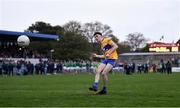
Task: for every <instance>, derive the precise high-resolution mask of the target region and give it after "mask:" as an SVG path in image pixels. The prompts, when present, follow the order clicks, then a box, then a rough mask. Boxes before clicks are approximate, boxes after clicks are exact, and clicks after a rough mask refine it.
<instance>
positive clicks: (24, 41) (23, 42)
mask: <svg viewBox="0 0 180 108" xmlns="http://www.w3.org/2000/svg"><path fill="white" fill-rule="evenodd" d="M17 43H18V45H19V46H28V45H29V43H30V39H29V37H28V36H26V35H21V36H19V37H18V38H17Z"/></svg>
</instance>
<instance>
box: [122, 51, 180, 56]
mask: <svg viewBox="0 0 180 108" xmlns="http://www.w3.org/2000/svg"><path fill="white" fill-rule="evenodd" d="M172 54H173V55H176V54H177V55H178V54H179V55H180V52H144V53H143V52H142V53H123V54H120V56H143V55H172Z"/></svg>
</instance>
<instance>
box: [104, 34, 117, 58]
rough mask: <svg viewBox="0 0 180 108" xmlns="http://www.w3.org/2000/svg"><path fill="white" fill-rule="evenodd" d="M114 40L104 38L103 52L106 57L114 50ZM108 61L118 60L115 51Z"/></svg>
mask: <svg viewBox="0 0 180 108" xmlns="http://www.w3.org/2000/svg"><path fill="white" fill-rule="evenodd" d="M112 42H113V41H112V39H111V38H108V37H104V38H103V40H102V42H101V49H102V51H103V54H104V56H105V55H106V54H108V53H109V52H110V49H111V48H112ZM107 59H118V54H117V51H116V50H115V51H114V52H113V53H112V54H111V55H110V56H109V57H108V58H107Z"/></svg>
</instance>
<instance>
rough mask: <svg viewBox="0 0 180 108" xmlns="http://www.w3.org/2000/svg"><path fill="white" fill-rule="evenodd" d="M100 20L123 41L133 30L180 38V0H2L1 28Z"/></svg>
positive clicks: (153, 36)
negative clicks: (42, 22)
mask: <svg viewBox="0 0 180 108" xmlns="http://www.w3.org/2000/svg"><path fill="white" fill-rule="evenodd" d="M70 20H75V21H79V22H81V23H86V22H94V21H100V22H102V23H103V24H107V25H109V26H110V27H111V28H112V30H113V33H114V34H115V35H116V36H117V37H118V38H119V39H120V41H123V40H125V39H126V35H128V34H129V33H133V32H140V33H143V34H144V36H145V37H146V38H148V39H150V40H151V41H158V40H159V39H160V37H161V36H162V35H164V37H165V38H164V41H165V42H172V41H175V42H176V41H177V40H178V39H179V38H180V0H0V29H2V30H12V31H24V30H25V29H27V28H28V27H29V26H30V25H31V24H32V23H35V22H36V21H44V22H47V23H50V24H51V25H63V24H65V23H67V22H68V21H70Z"/></svg>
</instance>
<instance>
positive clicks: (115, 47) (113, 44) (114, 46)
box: [106, 40, 118, 57]
mask: <svg viewBox="0 0 180 108" xmlns="http://www.w3.org/2000/svg"><path fill="white" fill-rule="evenodd" d="M109 43H110V44H111V45H112V48H111V49H110V51H109V52H108V53H107V54H106V57H108V56H110V55H111V54H112V53H113V52H114V51H115V50H116V49H117V48H118V45H117V44H116V43H115V42H113V41H112V40H110V42H109Z"/></svg>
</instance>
